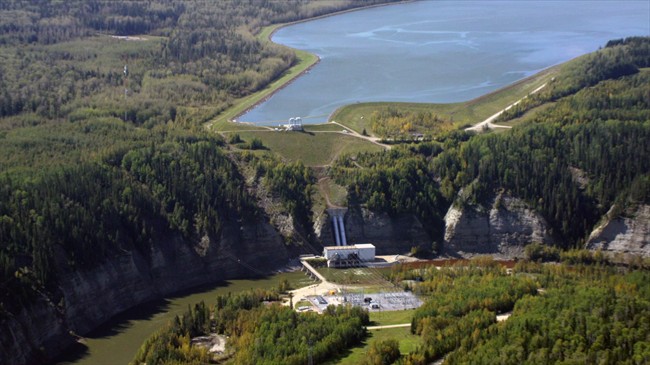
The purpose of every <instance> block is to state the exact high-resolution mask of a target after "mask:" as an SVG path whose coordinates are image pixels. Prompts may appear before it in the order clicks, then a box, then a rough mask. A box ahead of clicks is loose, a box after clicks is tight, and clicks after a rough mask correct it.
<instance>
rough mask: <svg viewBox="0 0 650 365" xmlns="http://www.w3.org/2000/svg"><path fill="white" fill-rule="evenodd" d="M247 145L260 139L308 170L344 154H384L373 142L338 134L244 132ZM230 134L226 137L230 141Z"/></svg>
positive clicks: (243, 136)
mask: <svg viewBox="0 0 650 365" xmlns="http://www.w3.org/2000/svg"><path fill="white" fill-rule="evenodd" d="M237 133H239V136H240V137H241V138H242V139H243V140H244V141H246V142H250V140H251V139H253V138H259V139H260V140H261V141H262V143H263V144H264V146H265V147H266V148H268V149H269V150H271V151H272V152H275V153H277V154H278V155H280V156H282V157H283V158H284V159H286V160H288V161H298V160H300V161H302V162H303V163H304V164H305V165H306V166H323V165H329V164H330V163H331V162H332V161H333V160H335V159H336V158H337V157H338V156H340V155H342V154H358V153H359V152H378V151H381V150H383V148H382V147H381V146H378V145H376V144H374V143H371V142H369V141H366V140H363V139H360V138H356V137H353V136H350V135H347V134H343V133H336V132H322V133H315V132H281V131H273V130H268V129H266V130H264V129H262V130H259V131H254V130H247V131H240V132H237ZM228 134H229V133H224V135H226V137H227V136H228Z"/></svg>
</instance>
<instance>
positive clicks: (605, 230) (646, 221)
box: [587, 204, 650, 256]
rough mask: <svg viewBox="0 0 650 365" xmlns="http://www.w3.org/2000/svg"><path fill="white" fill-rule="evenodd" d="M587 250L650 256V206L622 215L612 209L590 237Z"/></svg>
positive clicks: (634, 209)
mask: <svg viewBox="0 0 650 365" xmlns="http://www.w3.org/2000/svg"><path fill="white" fill-rule="evenodd" d="M587 248H588V249H592V250H598V249H600V250H603V251H609V252H614V253H627V254H633V255H642V256H650V205H646V204H641V205H639V206H637V207H635V208H631V209H628V210H627V211H626V212H624V214H622V215H619V214H614V209H610V211H609V212H608V213H607V215H606V216H605V217H604V219H603V222H602V223H601V224H600V225H598V226H597V227H596V228H595V229H594V230H593V232H592V233H591V234H590V235H589V239H588V240H587Z"/></svg>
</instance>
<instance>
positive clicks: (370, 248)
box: [354, 243, 375, 261]
mask: <svg viewBox="0 0 650 365" xmlns="http://www.w3.org/2000/svg"><path fill="white" fill-rule="evenodd" d="M354 247H356V248H358V249H359V258H360V259H361V261H372V260H374V259H375V245H373V244H370V243H361V244H357V245H354Z"/></svg>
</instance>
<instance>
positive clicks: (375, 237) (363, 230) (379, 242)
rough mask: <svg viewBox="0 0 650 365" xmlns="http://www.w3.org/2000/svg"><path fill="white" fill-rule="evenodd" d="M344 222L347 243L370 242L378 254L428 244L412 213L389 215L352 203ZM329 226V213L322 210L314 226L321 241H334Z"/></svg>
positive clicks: (407, 249)
mask: <svg viewBox="0 0 650 365" xmlns="http://www.w3.org/2000/svg"><path fill="white" fill-rule="evenodd" d="M344 222H345V233H346V237H347V242H348V244H350V245H353V244H356V243H372V244H373V245H375V247H376V250H377V251H376V252H377V254H378V255H385V254H395V253H404V252H408V251H409V250H410V249H411V247H413V246H425V247H427V248H430V247H431V242H432V241H431V238H430V237H429V235H428V234H427V232H426V231H425V230H424V228H423V226H422V223H420V221H419V220H418V219H417V217H416V216H415V215H413V214H398V215H396V216H389V215H388V214H386V213H377V212H373V211H370V210H368V209H366V208H363V207H360V206H352V207H350V208H349V209H348V212H347V214H346V215H345V217H344ZM332 230H333V228H332V224H331V217H329V216H328V215H327V214H323V215H322V216H321V218H320V219H319V220H318V221H317V222H316V224H315V227H314V231H315V232H316V233H317V235H318V237H319V239H320V240H321V242H322V243H323V245H325V246H331V245H335V243H334V238H333V237H334V236H333V233H332Z"/></svg>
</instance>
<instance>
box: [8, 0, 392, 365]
mask: <svg viewBox="0 0 650 365" xmlns="http://www.w3.org/2000/svg"><path fill="white" fill-rule="evenodd" d="M382 2H384V1H377V3H382ZM373 3H375V2H367V1H356V0H350V1H337V2H311V3H310V2H302V1H283V2H257V1H251V2H240V3H238V4H237V6H236V7H235V6H231V5H232V4H231V3H230V2H205V1H149V2H131V1H116V2H105V1H84V2H60V1H29V2H27V1H20V2H2V3H1V4H0V152H1V153H2V155H3V158H2V160H1V161H0V171H2V173H1V174H0V293H1V294H0V329H1V331H0V333H1V334H0V363H11V364H22V363H24V364H27V363H29V364H35V363H43V362H46V361H48V360H50V359H51V358H52V357H54V356H56V355H58V354H59V353H60V352H61V351H62V350H64V349H65V347H67V346H69V345H70V344H72V343H74V341H75V339H76V336H77V335H84V334H85V333H87V332H88V331H90V330H92V329H93V328H95V327H96V326H98V325H99V324H101V323H103V322H105V321H106V320H107V319H109V318H110V317H111V316H113V315H115V314H117V313H119V312H121V311H124V310H126V309H128V308H130V307H133V306H135V305H138V304H140V303H143V302H145V301H150V300H153V299H156V298H159V297H161V296H162V295H165V294H169V293H173V292H176V291H179V290H183V289H186V288H189V287H193V286H197V285H201V284H205V283H214V282H216V281H219V280H223V279H227V278H234V277H245V276H250V275H259V274H261V273H264V272H266V271H269V270H272V269H274V268H276V267H277V266H281V265H283V264H284V263H285V262H286V259H287V258H288V257H289V256H291V255H295V254H296V253H297V252H300V247H299V245H300V244H301V243H302V242H305V241H306V240H307V237H309V224H308V223H305V220H307V221H308V220H309V217H310V215H309V214H304V212H305V211H308V210H309V208H310V201H309V199H308V198H303V199H302V200H300V201H299V202H296V200H295V199H296V197H301V196H303V195H304V194H305V192H306V191H309V190H310V189H309V186H310V184H311V183H312V181H311V180H312V179H313V178H312V177H311V175H310V173H309V172H308V171H306V170H305V168H304V167H303V166H301V165H299V164H297V165H295V166H290V167H288V168H284V166H282V165H281V164H279V163H278V162H277V161H273V160H270V161H266V162H264V163H256V164H253V163H252V162H251V163H250V164H249V163H248V162H249V161H244V164H242V163H241V162H242V160H241V159H240V158H239V157H238V156H233V154H232V153H231V152H230V151H229V150H228V148H227V147H226V143H225V141H224V140H223V138H221V137H220V136H215V135H212V134H209V133H207V132H206V131H205V128H204V126H203V124H204V123H205V122H206V121H207V120H209V119H211V118H213V117H215V116H216V115H218V114H219V113H220V112H222V111H224V110H225V109H226V108H229V107H230V106H232V105H233V104H234V103H235V102H236V101H237V100H239V99H240V98H243V97H246V96H247V95H250V94H251V93H254V92H255V91H257V90H260V89H262V88H264V87H265V86H266V85H268V84H269V83H271V82H272V81H274V80H275V79H277V78H279V77H280V76H281V75H283V74H284V73H286V72H287V71H288V70H289V69H290V68H291V67H292V66H294V65H295V64H296V62H297V60H296V55H295V54H294V52H293V51H291V50H290V49H287V48H285V47H281V46H277V45H273V44H271V43H270V42H268V41H265V40H261V39H260V38H258V33H259V32H260V31H261V30H262V28H264V27H265V26H268V25H271V24H278V23H286V22H291V21H297V20H301V19H305V18H310V17H315V16H319V15H323V14H329V13H332V12H336V11H342V10H346V9H352V8H357V7H360V6H367V5H371V4H373ZM253 166H254V168H257V169H259V171H258V175H257V178H259V179H260V181H262V186H259V189H258V186H257V184H252V185H247V178H248V176H247V175H246V174H247V172H248V171H249V170H250V169H251V168H253ZM257 190H263V191H264V194H258V193H257ZM265 194H266V195H270V196H273V197H274V199H273V201H272V205H273V206H272V207H269V206H268V205H265V204H262V202H261V201H262V200H263V199H264V198H265ZM265 209H267V210H265ZM269 209H270V210H269ZM267 211H273V212H279V214H284V215H286V216H293V217H298V216H299V219H295V220H294V221H295V223H291V221H290V224H289V225H288V226H287V227H286V229H288V230H289V231H296V232H305V234H303V237H305V238H296V239H290V237H288V236H289V235H286V234H284V235H283V233H282V232H281V230H280V229H279V227H277V226H274V225H273V224H274V223H276V222H275V221H272V220H271V217H269V215H268V213H267ZM304 226H307V228H304ZM246 265H251V266H246ZM249 267H255V268H257V269H256V270H257V271H254V272H251V270H250V269H249Z"/></svg>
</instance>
